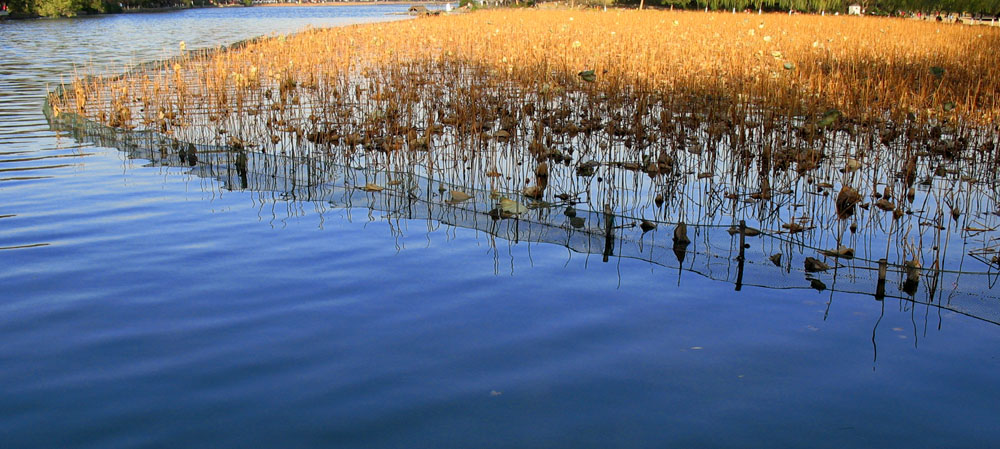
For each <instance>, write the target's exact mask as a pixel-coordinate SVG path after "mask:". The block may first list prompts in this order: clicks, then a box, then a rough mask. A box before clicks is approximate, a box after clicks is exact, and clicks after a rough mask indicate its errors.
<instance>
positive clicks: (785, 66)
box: [782, 62, 795, 70]
mask: <svg viewBox="0 0 1000 449" xmlns="http://www.w3.org/2000/svg"><path fill="white" fill-rule="evenodd" d="M782 67H784V68H785V70H794V69H795V64H792V63H790V62H786V63H784V64H783V65H782Z"/></svg>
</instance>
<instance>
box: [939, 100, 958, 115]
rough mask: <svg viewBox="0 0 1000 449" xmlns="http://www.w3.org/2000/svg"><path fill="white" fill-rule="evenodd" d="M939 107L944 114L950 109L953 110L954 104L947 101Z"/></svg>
mask: <svg viewBox="0 0 1000 449" xmlns="http://www.w3.org/2000/svg"><path fill="white" fill-rule="evenodd" d="M941 107H942V108H944V112H949V111H951V110H952V109H955V102H954V101H947V102H945V103H944V104H943V105H941Z"/></svg>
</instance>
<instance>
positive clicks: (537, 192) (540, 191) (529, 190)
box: [521, 185, 545, 200]
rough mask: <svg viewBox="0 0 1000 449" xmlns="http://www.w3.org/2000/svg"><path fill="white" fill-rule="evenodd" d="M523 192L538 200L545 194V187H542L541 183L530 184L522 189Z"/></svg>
mask: <svg viewBox="0 0 1000 449" xmlns="http://www.w3.org/2000/svg"><path fill="white" fill-rule="evenodd" d="M521 193H523V194H524V196H526V197H528V198H532V199H536V200H537V199H539V198H541V197H542V196H544V195H545V187H542V186H540V185H533V186H528V187H525V188H524V190H522V191H521Z"/></svg>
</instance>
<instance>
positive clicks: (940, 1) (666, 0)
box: [619, 0, 1000, 16]
mask: <svg viewBox="0 0 1000 449" xmlns="http://www.w3.org/2000/svg"><path fill="white" fill-rule="evenodd" d="M619 3H628V4H639V0H619ZM645 3H646V5H649V6H654V5H657V3H659V4H660V5H662V6H673V7H677V8H692V9H693V8H697V9H705V8H708V9H712V10H733V9H735V10H737V11H743V10H747V9H749V10H754V11H757V10H764V11H775V10H778V11H799V12H817V13H818V12H823V11H825V12H846V11H847V7H848V6H849V5H853V4H857V5H860V6H861V7H862V8H864V9H865V11H866V12H868V13H876V14H896V13H897V12H910V13H916V12H922V13H924V14H933V13H963V12H964V13H970V14H987V15H991V16H997V15H1000V0H645Z"/></svg>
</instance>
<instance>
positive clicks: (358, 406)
mask: <svg viewBox="0 0 1000 449" xmlns="http://www.w3.org/2000/svg"><path fill="white" fill-rule="evenodd" d="M331 9H332V11H330V12H326V13H325V14H328V15H330V16H333V15H338V14H342V11H345V10H347V9H345V8H340V7H338V8H331ZM252 10H265V11H267V12H269V13H271V12H272V11H274V10H276V11H277V12H275V13H274V14H276V15H277V18H276V19H273V20H272V19H267V18H264V17H260V16H237V17H230V16H226V15H225V13H228V12H229V11H227V10H219V14H222V15H219V16H216V15H214V13H215V12H216V11H215V10H212V11H204V10H201V11H191V12H181V13H169V14H156V15H149V16H144V15H134V16H130V17H99V18H82V19H73V20H56V21H44V23H43V22H39V23H38V24H26V25H24V26H26V27H27V28H20V29H6V28H5V29H3V30H2V31H0V32H2V33H4V34H3V38H4V40H5V41H7V42H11V44H10V47H9V48H11V49H12V51H11V52H10V53H8V54H10V55H13V57H12V59H7V58H5V62H3V63H0V97H2V98H0V117H3V120H4V121H3V127H2V128H0V170H3V171H0V179H2V182H0V216H2V217H3V218H0V247H3V248H5V249H3V250H0V285H2V286H3V287H2V291H3V292H4V293H3V294H0V441H2V444H0V446H3V447H16V448H20V447H101V448H106V447H147V446H153V447H213V448H215V447H330V446H335V447H456V446H457V447H627V448H634V447H675V446H676V447H690V446H695V447H759V446H773V447H802V446H807V445H808V446H815V447H845V446H848V447H858V446H860V447H989V446H990V445H991V443H992V442H993V441H996V439H997V437H998V436H1000V435H998V433H1000V431H998V430H996V429H995V427H994V426H993V425H992V424H993V422H994V421H995V416H996V414H995V404H996V403H997V402H998V400H1000V393H998V392H997V391H996V389H995V388H993V385H994V383H995V381H994V377H995V373H996V372H997V369H998V368H1000V360H998V356H1000V350H998V349H997V348H1000V345H998V344H997V343H998V339H1000V338H998V337H1000V333H998V331H997V327H996V326H995V325H993V324H991V323H986V322H983V321H979V320H974V319H970V318H968V317H964V316H961V315H958V314H956V313H953V312H949V311H945V310H940V309H935V308H932V307H926V306H920V305H914V304H912V303H910V302H908V301H900V300H893V299H887V300H886V301H883V302H877V301H875V300H874V299H873V298H872V297H871V296H867V295H860V294H846V293H837V294H832V293H831V292H829V291H826V292H815V291H801V290H792V291H784V290H774V289H764V288H758V287H753V286H748V287H745V288H744V289H743V291H741V292H740V293H734V292H733V286H732V285H731V284H727V283H723V282H717V281H714V280H711V279H707V278H705V277H702V276H699V275H695V274H692V273H689V272H680V273H679V272H678V271H676V270H671V269H665V268H662V267H658V266H655V265H650V264H648V263H646V262H643V261H639V260H632V259H621V258H612V259H611V260H609V262H608V263H604V262H602V261H601V258H600V256H595V255H591V256H587V255H585V254H579V253H574V252H571V251H569V250H567V249H566V248H563V247H561V246H557V245H549V244H533V243H526V242H521V243H516V244H515V243H512V242H510V241H505V240H502V239H495V238H493V237H492V236H490V235H488V234H485V233H483V232H480V231H476V230H470V229H464V228H459V227H451V226H447V225H442V224H441V223H440V222H436V221H433V220H430V221H428V220H407V219H397V218H387V217H386V214H385V213H382V212H378V211H371V210H369V209H367V208H341V207H332V206H330V205H329V204H328V203H326V202H312V201H294V200H289V199H288V198H284V197H282V196H281V195H280V194H276V193H275V192H251V191H230V190H228V189H227V188H225V187H226V186H225V185H224V183H222V182H220V181H219V180H217V179H214V178H205V177H201V176H198V175H197V174H196V173H192V172H191V171H190V169H188V168H180V167H164V166H148V161H146V160H142V159H131V158H129V157H128V156H127V155H126V154H125V153H122V152H121V151H119V150H118V149H115V148H108V147H100V146H94V145H92V144H88V143H86V142H78V141H76V140H75V139H73V138H71V137H70V135H69V134H67V133H59V132H54V131H51V130H50V129H49V126H48V124H47V122H46V121H45V118H44V116H42V114H41V104H42V101H43V99H44V93H45V89H46V86H52V85H54V84H57V83H58V81H59V79H61V78H62V77H63V76H65V74H66V73H69V72H71V71H72V70H73V68H72V67H73V64H74V63H81V64H82V63H84V61H87V60H89V59H93V60H96V61H98V62H97V64H98V65H108V66H112V67H114V66H119V67H120V66H121V65H125V64H126V63H133V62H141V61H138V60H139V59H145V58H148V59H146V60H150V59H157V58H161V57H167V56H169V55H170V54H171V52H172V51H174V50H175V49H176V47H177V42H176V41H180V40H185V41H186V42H187V45H188V47H189V48H196V47H204V46H214V45H217V44H218V43H228V42H232V41H236V40H239V39H243V38H246V37H251V36H253V35H258V34H261V33H266V32H268V30H267V29H265V28H266V27H278V28H282V27H284V29H285V31H291V29H288V28H292V29H297V28H298V27H299V26H301V25H300V22H298V21H299V20H305V19H302V18H301V16H299V14H305V15H308V16H309V18H310V20H311V19H315V20H318V21H326V20H330V19H328V18H325V17H324V16H323V14H324V13H322V11H321V8H287V10H286V9H279V8H266V9H265V8H249V9H246V10H242V9H241V10H237V9H233V12H240V13H242V12H248V13H249V12H253V11H252ZM376 11H377V12H378V13H379V14H380V13H381V10H378V9H376ZM208 12H211V13H213V15H212V16H207V17H206V16H202V15H201V14H203V13H208ZM281 20H288V21H289V22H282V21H281ZM11 25H15V26H21V25H22V24H11ZM5 26H6V25H5ZM157 27H159V28H157ZM212 27H215V28H212ZM138 29H142V30H144V32H143V33H142V36H141V37H142V39H139V38H138V37H139V34H137V33H136V31H135V30H138ZM213 29H214V30H219V31H218V33H221V34H225V33H227V32H228V33H230V34H227V35H226V37H225V38H222V37H212V36H213V34H215V33H211V32H209V30H213ZM154 30H161V31H158V32H154ZM185 33H188V34H185ZM42 35H44V36H48V37H47V39H51V43H52V45H51V46H49V47H54V48H51V49H50V48H45V49H43V48H41V46H40V45H39V43H38V36H42ZM67 36H91V38H92V39H93V40H92V41H84V42H81V41H79V40H77V41H71V40H70V39H67ZM116 36H117V37H116ZM108 39H112V40H114V41H115V42H117V43H119V44H120V45H116V46H114V47H113V48H112V47H110V46H108V45H106V42H107V40H108ZM212 39H223V40H224V41H223V42H211V40H212ZM70 42H71V43H72V45H71V44H70ZM126 43H127V45H126ZM57 44H58V45H57ZM59 45H61V46H59ZM129 47H131V48H129ZM136 54H139V55H143V57H142V58H136V57H135V56H134V55H136ZM7 61H9V62H7ZM958 282H961V281H958Z"/></svg>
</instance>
